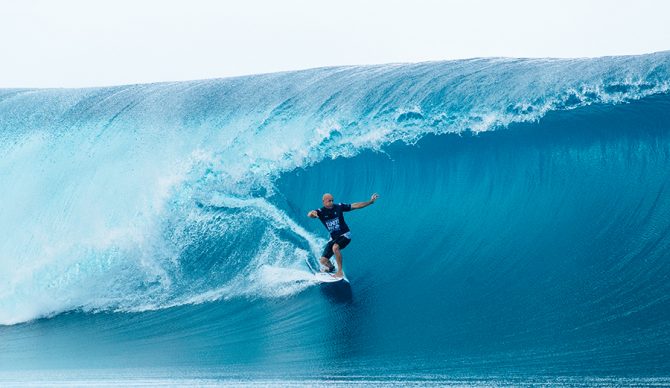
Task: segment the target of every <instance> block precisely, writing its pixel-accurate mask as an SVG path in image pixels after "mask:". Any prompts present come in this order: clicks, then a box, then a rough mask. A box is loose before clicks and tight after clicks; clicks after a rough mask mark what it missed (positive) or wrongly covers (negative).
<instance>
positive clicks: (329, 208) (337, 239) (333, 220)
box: [307, 193, 379, 278]
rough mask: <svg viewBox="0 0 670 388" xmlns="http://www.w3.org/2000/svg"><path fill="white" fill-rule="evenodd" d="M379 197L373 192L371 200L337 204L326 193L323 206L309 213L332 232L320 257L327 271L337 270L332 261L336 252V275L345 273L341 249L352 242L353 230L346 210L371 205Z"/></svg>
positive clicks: (308, 214) (308, 215)
mask: <svg viewBox="0 0 670 388" xmlns="http://www.w3.org/2000/svg"><path fill="white" fill-rule="evenodd" d="M377 198H379V195H378V194H377V193H374V194H372V197H370V200H369V201H366V202H354V203H352V204H346V203H338V204H335V203H333V196H332V195H331V194H329V193H326V194H324V195H323V198H322V199H321V200H322V201H323V207H322V208H321V209H317V210H312V211H310V212H309V213H307V217H310V218H318V219H319V220H321V222H322V223H323V225H324V226H325V227H326V229H328V232H330V241H328V243H327V244H326V247H325V248H324V249H323V253H322V254H321V259H319V262H321V265H323V266H324V267H325V268H326V272H333V271H334V270H335V267H334V266H333V264H332V263H331V262H330V258H331V257H333V254H334V255H335V260H336V261H337V268H338V270H337V273H336V274H335V277H337V278H341V277H343V276H344V273H343V272H342V253H340V251H341V250H342V249H344V248H345V247H346V246H347V245H349V243H350V242H351V232H350V231H349V227H348V226H347V223H346V222H344V212H348V211H351V210H356V209H362V208H364V207H366V206H370V205H372V204H373V203H375V201H376V200H377Z"/></svg>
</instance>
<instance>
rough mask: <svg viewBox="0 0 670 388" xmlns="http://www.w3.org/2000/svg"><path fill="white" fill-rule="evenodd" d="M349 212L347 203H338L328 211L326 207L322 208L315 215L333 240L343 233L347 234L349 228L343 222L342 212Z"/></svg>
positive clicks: (349, 206) (349, 207)
mask: <svg viewBox="0 0 670 388" xmlns="http://www.w3.org/2000/svg"><path fill="white" fill-rule="evenodd" d="M350 210H351V205H349V204H347V203H338V204H337V205H333V207H331V208H330V209H328V208H327V207H325V206H324V207H322V208H321V209H318V210H317V211H316V214H317V215H318V216H319V219H320V220H321V222H322V223H323V225H324V226H325V227H326V229H328V231H329V232H330V237H331V238H332V239H335V238H337V237H339V236H341V235H343V234H345V233H348V232H349V227H348V226H347V223H346V222H344V214H343V213H344V212H348V211H350Z"/></svg>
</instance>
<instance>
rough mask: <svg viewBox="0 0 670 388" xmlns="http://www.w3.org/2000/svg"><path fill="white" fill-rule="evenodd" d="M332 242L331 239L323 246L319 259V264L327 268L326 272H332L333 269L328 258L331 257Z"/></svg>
mask: <svg viewBox="0 0 670 388" xmlns="http://www.w3.org/2000/svg"><path fill="white" fill-rule="evenodd" d="M333 244H334V242H333V240H330V241H328V244H326V246H325V247H324V248H323V253H322V254H321V258H320V259H319V262H320V263H321V265H322V266H324V267H326V268H327V269H328V271H327V272H333V270H334V269H335V267H334V266H333V264H332V263H331V262H330V258H331V257H333Z"/></svg>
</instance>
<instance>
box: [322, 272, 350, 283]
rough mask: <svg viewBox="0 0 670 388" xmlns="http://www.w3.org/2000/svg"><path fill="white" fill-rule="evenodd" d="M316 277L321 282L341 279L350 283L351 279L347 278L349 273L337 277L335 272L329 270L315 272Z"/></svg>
mask: <svg viewBox="0 0 670 388" xmlns="http://www.w3.org/2000/svg"><path fill="white" fill-rule="evenodd" d="M314 277H315V278H316V280H317V281H318V282H321V283H335V282H339V281H345V282H347V283H349V280H348V279H347V275H344V276H343V277H341V278H336V277H335V272H333V273H328V272H317V273H315V274H314Z"/></svg>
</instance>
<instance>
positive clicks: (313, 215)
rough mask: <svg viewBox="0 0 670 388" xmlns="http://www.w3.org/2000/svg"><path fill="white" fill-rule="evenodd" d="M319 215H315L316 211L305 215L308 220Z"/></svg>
mask: <svg viewBox="0 0 670 388" xmlns="http://www.w3.org/2000/svg"><path fill="white" fill-rule="evenodd" d="M318 216H319V215H318V214H316V210H312V211H311V212H309V213H307V217H309V218H317V217H318Z"/></svg>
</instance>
